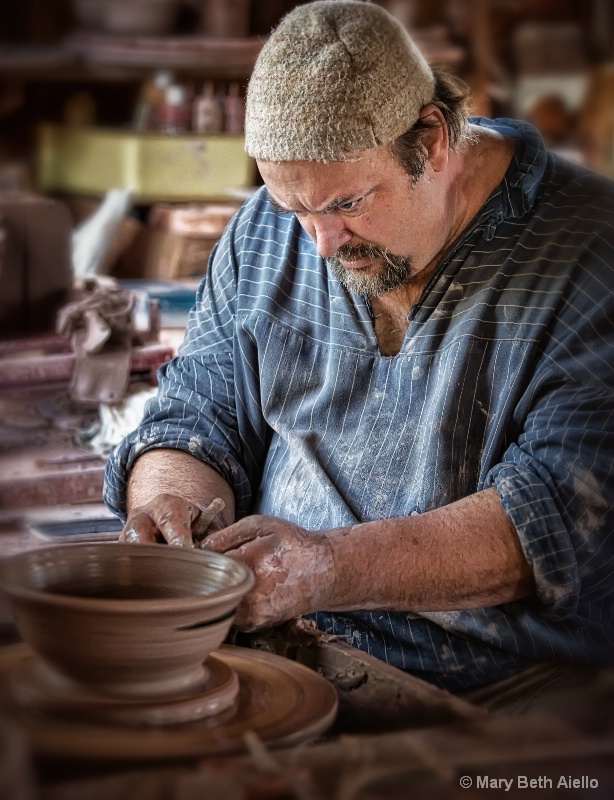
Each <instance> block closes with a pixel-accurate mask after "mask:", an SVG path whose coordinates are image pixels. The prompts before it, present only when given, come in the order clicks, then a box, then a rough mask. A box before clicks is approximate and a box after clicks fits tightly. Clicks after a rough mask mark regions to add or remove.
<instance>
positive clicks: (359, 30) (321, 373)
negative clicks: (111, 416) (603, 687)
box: [106, 0, 614, 691]
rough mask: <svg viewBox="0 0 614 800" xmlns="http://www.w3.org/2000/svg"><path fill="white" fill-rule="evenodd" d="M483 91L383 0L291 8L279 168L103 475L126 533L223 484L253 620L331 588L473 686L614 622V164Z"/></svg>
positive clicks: (305, 605)
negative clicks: (610, 170)
mask: <svg viewBox="0 0 614 800" xmlns="http://www.w3.org/2000/svg"><path fill="white" fill-rule="evenodd" d="M466 106H467V101H466V96H465V93H464V90H463V87H462V86H461V85H460V84H459V82H458V81H454V80H452V79H451V78H448V77H446V76H445V75H442V74H439V73H434V72H433V71H432V70H431V69H430V68H429V66H428V65H427V63H426V62H425V60H424V58H423V57H422V56H421V55H420V53H419V52H418V50H417V49H416V47H415V45H414V43H413V42H412V41H411V39H410V38H409V36H408V35H407V34H406V32H405V31H404V29H403V28H402V27H401V26H400V25H399V24H398V23H396V21H395V20H394V19H393V18H392V17H390V16H389V15H388V14H387V12H385V11H384V10H383V9H381V8H380V7H378V6H376V5H372V4H369V3H363V2H358V1H357V0H331V1H330V2H314V3H310V4H306V5H303V6H300V7H298V8H296V9H295V10H294V11H293V12H291V13H290V14H289V15H288V16H287V17H286V18H285V19H284V20H282V22H281V23H280V25H279V27H278V28H277V30H276V31H275V32H274V33H273V35H272V36H271V38H270V40H269V41H268V42H267V44H266V45H265V46H264V48H263V50H262V53H261V55H260V57H259V59H258V62H257V64H256V67H255V69H254V73H253V75H252V78H251V81H250V85H249V90H248V97H247V116H246V147H247V150H248V152H249V153H250V154H251V155H253V156H254V157H255V158H256V159H257V162H258V166H259V169H260V172H261V174H262V177H263V180H264V183H265V186H264V187H263V188H262V189H261V190H259V191H258V192H256V194H255V195H254V196H253V197H252V198H251V199H250V200H249V201H248V202H247V203H246V204H245V205H244V207H243V208H242V209H241V210H240V211H239V213H238V214H237V216H236V217H235V218H234V220H233V221H232V222H231V224H230V225H229V227H228V229H227V231H226V233H225V234H224V237H223V239H222V240H221V242H220V243H219V245H218V247H217V249H216V252H215V253H214V254H213V256H212V259H211V261H210V265H209V269H208V272H207V275H206V277H205V279H204V281H203V283H202V285H201V287H200V289H199V292H198V296H197V300H196V305H195V308H194V309H193V311H192V314H191V317H190V321H189V324H188V329H187V333H186V338H185V342H184V344H183V346H182V348H181V350H180V353H179V357H178V358H177V359H175V360H174V361H173V362H171V363H170V364H169V365H168V366H166V367H165V368H164V369H163V370H162V373H161V376H160V389H159V395H158V398H157V399H156V400H155V401H153V402H152V403H151V404H150V406H149V407H148V410H147V412H146V415H145V418H144V420H143V422H142V424H141V426H140V427H139V428H138V429H137V431H135V432H134V434H132V435H131V436H130V437H128V439H127V440H126V441H125V442H124V443H123V444H122V445H121V446H120V447H119V449H118V451H117V452H116V453H115V455H114V457H113V458H112V459H111V461H110V462H109V466H108V470H107V485H106V497H107V501H108V503H109V504H110V506H111V507H112V508H114V509H115V510H116V511H117V512H118V513H120V514H126V513H127V524H126V527H125V529H124V534H123V537H124V538H125V539H126V540H128V541H131V540H132V541H141V542H149V541H156V540H157V539H160V538H162V539H164V540H166V541H168V542H169V543H170V544H179V545H187V546H190V545H192V535H191V529H192V525H193V524H194V523H195V522H196V521H197V519H198V517H199V516H201V515H202V513H203V511H202V510H203V509H204V508H205V507H206V506H207V505H208V504H209V503H210V502H211V500H212V499H213V498H216V497H221V498H222V499H223V500H224V502H225V510H224V512H223V514H222V515H221V518H220V519H218V521H217V522H216V523H215V524H214V525H213V526H212V527H211V529H210V533H209V535H208V537H207V539H206V541H205V546H206V547H211V548H212V549H214V550H217V551H219V552H226V553H228V554H229V555H231V556H233V557H236V558H239V559H241V560H243V561H245V562H246V563H247V564H249V566H250V567H251V568H252V569H253V571H254V573H255V576H256V584H255V588H254V590H253V591H252V592H251V593H250V595H249V596H248V597H247V599H246V600H245V602H244V603H243V605H242V606H241V608H240V610H239V613H238V615H237V625H238V626H239V627H240V628H243V629H246V630H253V629H256V628H259V627H264V626H272V625H276V624H279V623H281V622H282V621H285V620H288V619H290V618H292V617H295V616H297V615H303V614H314V615H315V616H314V619H315V621H316V623H317V626H318V627H319V628H320V629H322V630H325V631H327V632H329V633H332V634H336V635H338V636H339V637H340V638H342V639H344V640H345V641H348V642H349V643H351V644H353V645H355V646H356V647H359V648H363V649H365V650H367V651H369V652H371V653H373V654H374V655H376V656H378V657H380V658H382V659H385V660H386V661H388V662H389V663H391V664H393V665H395V666H398V667H400V668H402V669H405V670H409V671H410V672H412V673H413V674H416V675H419V676H421V677H423V678H425V679H427V680H429V681H431V682H433V683H436V684H438V685H440V686H443V687H446V688H448V689H450V690H453V691H458V690H462V689H469V688H471V687H479V686H482V685H485V684H490V683H492V682H493V681H498V680H500V679H505V678H508V677H509V676H513V675H515V674H517V673H522V671H524V670H525V669H526V668H528V667H530V666H532V665H536V664H539V663H540V662H547V663H556V662H562V663H571V664H585V663H589V664H607V663H611V662H612V660H613V650H614V648H613V646H612V642H613V640H614V582H613V580H612V575H613V571H614V541H613V538H612V529H613V528H614V506H613V503H612V498H613V497H614V469H613V466H612V454H613V453H614V414H613V412H614V393H613V389H614V347H613V341H612V320H613V319H614V303H613V301H612V293H611V289H612V285H613V280H612V276H613V272H612V270H613V265H614V233H613V222H614V214H613V213H612V200H613V199H614V193H613V192H612V186H611V184H610V183H609V182H607V181H606V180H605V179H603V178H600V177H599V176H597V175H594V174H592V173H589V172H587V171H585V170H582V169H581V168H578V167H576V166H572V165H571V164H568V163H566V162H564V161H562V160H561V159H559V158H557V157H555V156H553V155H552V154H549V153H547V152H546V151H545V150H544V148H543V144H542V142H541V140H540V138H539V136H538V134H537V133H536V131H535V130H534V129H532V128H531V127H530V126H528V125H526V124H523V123H520V122H514V121H510V120H505V121H498V122H491V121H488V120H484V119H474V120H471V121H470V122H468V121H467V111H466ZM126 497H127V499H126Z"/></svg>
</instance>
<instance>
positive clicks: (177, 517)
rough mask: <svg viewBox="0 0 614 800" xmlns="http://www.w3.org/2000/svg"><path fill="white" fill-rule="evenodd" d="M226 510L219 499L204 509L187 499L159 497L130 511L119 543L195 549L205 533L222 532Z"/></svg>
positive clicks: (165, 494)
mask: <svg viewBox="0 0 614 800" xmlns="http://www.w3.org/2000/svg"><path fill="white" fill-rule="evenodd" d="M223 510H224V501H223V500H222V499H221V498H219V497H216V498H215V499H214V500H213V502H212V503H210V504H209V505H208V506H207V507H206V508H201V507H200V506H199V505H197V504H196V503H193V502H190V501H189V500H186V498H185V497H179V496H178V495H174V494H167V493H164V494H159V495H156V497H154V499H153V500H151V501H150V502H149V503H145V505H142V506H139V507H138V508H135V509H133V510H132V511H131V512H130V514H129V516H128V519H127V520H126V524H125V525H124V529H123V530H122V532H121V534H120V537H119V541H120V542H135V543H140V544H151V543H154V542H167V543H168V544H172V545H176V546H178V547H194V546H195V542H198V541H199V540H200V539H202V537H203V536H204V535H205V534H207V533H209V532H210V531H217V530H221V529H222V527H223V522H222V520H221V518H220V517H219V514H220V513H221V512H222V511H223Z"/></svg>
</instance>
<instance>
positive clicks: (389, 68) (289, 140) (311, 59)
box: [245, 0, 435, 161]
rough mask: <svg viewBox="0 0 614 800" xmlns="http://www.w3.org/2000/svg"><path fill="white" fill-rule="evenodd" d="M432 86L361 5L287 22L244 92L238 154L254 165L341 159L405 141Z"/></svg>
mask: <svg viewBox="0 0 614 800" xmlns="http://www.w3.org/2000/svg"><path fill="white" fill-rule="evenodd" d="M434 89H435V79H434V77H433V73H432V72H431V70H430V68H429V66H428V64H427V62H426V60H425V58H424V57H423V55H422V54H421V53H420V51H419V50H418V48H417V47H416V45H415V44H414V42H413V41H412V39H411V38H410V36H409V34H408V33H407V31H406V30H405V28H404V27H403V26H402V25H401V23H400V22H398V21H397V20H396V19H395V18H394V17H393V16H391V15H390V14H389V13H388V12H387V11H385V10H384V9H383V8H381V7H380V6H377V5H375V4H372V3H369V2H363V0H319V2H312V3H307V4H306V5H302V6H298V7H297V8H295V9H294V10H293V11H291V12H290V13H289V14H287V15H286V16H285V17H284V18H283V19H282V21H281V22H280V23H279V25H278V27H277V28H276V30H275V31H274V32H273V33H272V34H271V37H270V38H269V40H268V41H267V42H266V44H265V45H264V47H263V48H262V50H261V52H260V55H259V57H258V59H257V61H256V65H255V67H254V71H253V73H252V76H251V79H250V83H249V86H248V91H247V100H246V118H245V149H246V151H247V153H248V154H249V155H250V156H253V157H254V158H257V159H261V160H263V161H344V160H347V156H346V154H348V153H351V152H353V151H357V150H368V149H370V148H372V147H376V146H378V145H382V144H387V143H389V142H391V141H393V140H394V139H396V138H397V137H398V136H400V135H401V134H402V133H405V131H407V130H408V129H409V128H411V126H412V125H413V124H414V123H415V122H416V120H417V119H418V115H419V113H420V110H421V109H422V108H423V107H424V106H425V105H426V104H427V103H429V102H430V101H431V100H432V98H433V93H434Z"/></svg>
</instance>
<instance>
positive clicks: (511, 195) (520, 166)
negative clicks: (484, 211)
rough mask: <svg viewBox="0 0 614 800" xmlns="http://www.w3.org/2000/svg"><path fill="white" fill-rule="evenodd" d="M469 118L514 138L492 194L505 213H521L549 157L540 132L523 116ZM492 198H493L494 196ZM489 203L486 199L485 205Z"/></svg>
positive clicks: (532, 199) (529, 204)
mask: <svg viewBox="0 0 614 800" xmlns="http://www.w3.org/2000/svg"><path fill="white" fill-rule="evenodd" d="M469 121H470V122H471V124H472V125H476V126H478V127H483V128H489V129H490V130H494V131H497V132H498V133H501V134H503V135H504V136H509V137H510V138H512V139H515V140H516V151H515V153H514V156H513V157H512V160H511V161H510V164H509V167H508V168H507V171H506V173H505V175H504V177H503V181H502V182H501V185H500V187H499V189H498V190H496V191H495V195H498V201H499V202H498V203H497V204H498V205H499V206H501V207H502V210H503V216H504V217H522V216H524V214H526V213H527V211H529V210H530V209H531V208H532V206H533V203H534V202H535V198H536V196H537V192H538V189H539V186H540V183H541V180H542V178H543V176H544V172H545V169H546V162H547V159H548V154H547V151H546V148H545V145H544V142H543V140H542V138H541V136H540V134H539V133H538V131H537V130H536V129H535V128H534V127H533V126H532V125H529V123H528V122H523V121H522V120H515V119H496V120H492V119H486V118H485V117H471V119H470V120H469ZM499 191H500V192H501V193H500V194H499ZM491 199H493V200H494V199H495V198H494V196H493V198H491ZM489 204H490V203H489V202H488V201H487V204H486V205H489Z"/></svg>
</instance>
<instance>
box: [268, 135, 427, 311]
mask: <svg viewBox="0 0 614 800" xmlns="http://www.w3.org/2000/svg"><path fill="white" fill-rule="evenodd" d="M258 166H259V168H260V172H261V175H262V178H263V180H264V182H265V184H266V187H267V189H268V191H269V196H270V198H271V201H272V203H273V205H274V206H275V207H276V208H278V210H281V211H283V212H288V213H293V214H295V215H296V217H297V219H298V221H299V222H300V224H301V226H302V227H303V228H304V229H305V231H306V232H307V233H308V234H309V236H310V237H311V238H312V239H313V241H314V242H315V244H316V246H317V249H318V253H319V254H320V255H321V256H322V257H323V258H325V259H326V261H327V263H328V264H329V266H330V268H331V269H332V270H333V271H334V272H335V273H336V274H337V276H338V277H339V279H340V280H341V282H342V283H343V284H344V285H345V286H347V287H348V288H349V289H351V290H353V291H356V292H358V293H360V294H364V295H367V296H381V295H382V294H385V293H386V292H388V291H391V290H392V289H395V288H396V287H398V286H400V285H403V284H406V283H409V282H411V281H413V280H416V279H418V278H419V277H420V273H421V272H422V271H423V270H424V269H425V267H426V266H427V265H428V264H429V262H430V261H431V259H432V258H433V256H434V254H436V253H437V252H438V250H439V248H440V244H441V239H442V226H441V224H440V223H439V222H438V221H437V220H438V219H439V213H438V208H439V206H440V205H441V204H440V201H439V198H438V189H437V187H436V185H435V184H434V183H433V182H432V181H431V178H430V175H429V172H428V170H427V171H426V172H425V174H424V175H423V176H422V177H421V178H420V179H419V180H418V181H417V182H414V181H413V179H412V178H411V177H410V176H409V175H408V174H407V173H406V172H405V170H404V169H403V167H402V166H401V165H400V164H399V163H398V161H397V160H396V159H395V158H394V157H393V156H392V154H391V153H390V152H389V150H388V149H387V148H385V147H378V148H374V149H372V150H365V151H363V152H361V153H356V154H354V156H353V158H352V160H351V161H335V162H331V163H328V164H325V163H321V162H317V161H286V162H271V161H259V162H258Z"/></svg>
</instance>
